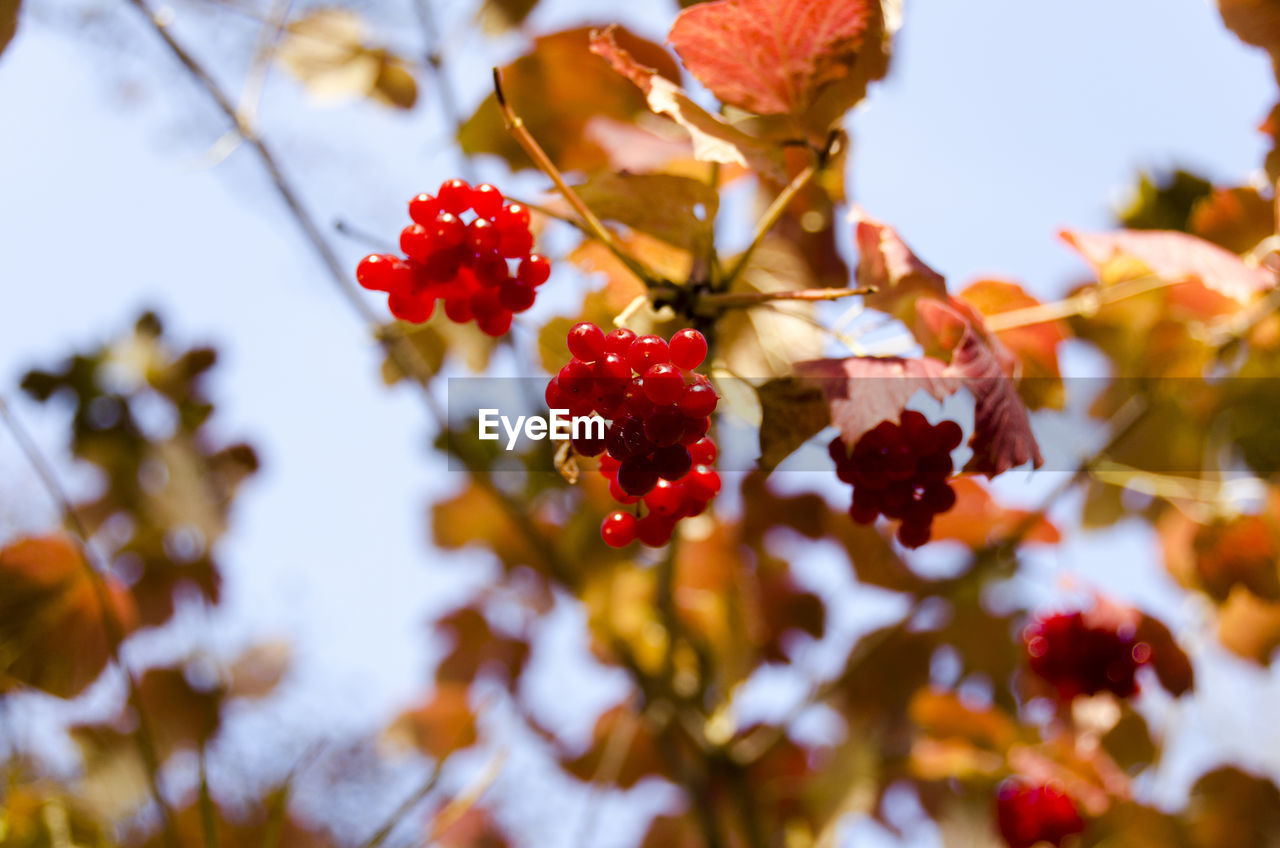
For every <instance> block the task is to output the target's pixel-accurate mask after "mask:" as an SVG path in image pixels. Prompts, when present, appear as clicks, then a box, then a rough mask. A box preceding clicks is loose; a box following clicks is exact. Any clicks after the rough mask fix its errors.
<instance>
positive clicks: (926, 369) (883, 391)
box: [795, 356, 963, 445]
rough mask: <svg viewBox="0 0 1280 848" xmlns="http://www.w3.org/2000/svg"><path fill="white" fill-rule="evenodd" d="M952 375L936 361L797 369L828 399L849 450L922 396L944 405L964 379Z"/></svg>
mask: <svg viewBox="0 0 1280 848" xmlns="http://www.w3.org/2000/svg"><path fill="white" fill-rule="evenodd" d="M948 371H949V366H948V365H947V364H946V363H945V362H941V361H939V360H937V359H932V358H930V357H922V358H920V359H904V358H902V357H897V356H854V357H850V358H848V359H815V360H810V361H808V362H797V363H796V364H795V372H796V375H797V376H798V377H800V378H801V380H802V381H803V382H805V383H808V384H811V385H814V386H817V387H818V388H819V389H821V390H822V392H823V393H824V394H825V395H826V397H827V403H828V405H829V406H830V408H831V423H832V424H834V425H835V426H837V427H839V428H840V435H841V437H842V438H843V439H844V441H845V443H846V444H849V445H852V444H853V443H854V442H856V441H858V439H859V438H861V436H862V434H863V433H865V432H867V431H868V430H870V429H871V428H872V427H874V426H876V425H877V424H879V423H880V422H881V421H886V420H888V421H897V420H898V416H899V415H900V414H901V413H902V410H903V409H904V408H905V407H906V405H907V403H908V402H909V401H910V400H911V399H912V398H913V397H915V396H916V393H917V392H921V391H923V392H925V393H926V394H928V395H929V396H930V397H932V398H933V399H934V400H939V401H940V400H943V399H944V398H946V397H947V396H949V395H952V394H955V392H956V391H958V390H959V389H960V387H961V386H962V385H963V380H961V379H959V378H958V377H957V376H956V375H953V374H949V373H948Z"/></svg>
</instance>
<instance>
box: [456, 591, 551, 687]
mask: <svg viewBox="0 0 1280 848" xmlns="http://www.w3.org/2000/svg"><path fill="white" fill-rule="evenodd" d="M436 631H437V632H438V633H439V634H440V635H442V636H444V637H445V638H447V639H451V640H452V642H453V646H452V647H451V648H450V649H449V653H448V654H447V655H446V656H445V658H444V659H442V660H441V661H440V665H439V666H437V667H436V674H435V678H436V680H438V681H442V682H453V683H470V682H471V681H473V680H475V679H476V678H477V677H478V676H480V675H481V674H482V673H484V672H490V673H492V672H498V673H499V676H500V677H501V678H502V679H503V680H505V681H507V682H508V683H511V682H514V681H515V680H516V679H517V678H518V677H519V676H520V672H521V670H522V669H523V668H524V664H525V662H526V661H527V660H528V658H529V646H528V644H527V643H525V642H523V641H521V640H519V639H515V638H512V637H510V636H507V635H505V634H503V633H499V632H495V631H494V630H493V628H492V627H490V626H489V622H488V621H487V620H486V619H485V617H484V615H483V614H482V613H481V612H480V611H479V610H477V609H475V608H474V607H462V608H461V609H458V610H456V611H454V612H452V613H450V614H449V615H447V616H445V617H444V618H441V619H440V620H439V621H437V622H436Z"/></svg>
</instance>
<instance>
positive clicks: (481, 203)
mask: <svg viewBox="0 0 1280 848" xmlns="http://www.w3.org/2000/svg"><path fill="white" fill-rule="evenodd" d="M502 204H503V197H502V192H500V191H498V190H497V189H496V188H494V187H493V186H491V185H489V184H488V183H481V184H480V185H478V186H476V187H475V188H473V189H471V208H472V209H474V210H475V211H476V214H477V215H479V216H480V217H481V218H488V219H490V220H492V219H494V218H496V217H497V216H498V213H499V212H501V211H502Z"/></svg>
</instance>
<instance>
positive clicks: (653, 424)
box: [644, 406, 685, 447]
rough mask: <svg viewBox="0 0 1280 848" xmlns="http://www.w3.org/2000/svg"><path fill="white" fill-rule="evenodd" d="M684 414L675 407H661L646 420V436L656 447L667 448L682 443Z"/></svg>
mask: <svg viewBox="0 0 1280 848" xmlns="http://www.w3.org/2000/svg"><path fill="white" fill-rule="evenodd" d="M684 422H685V417H684V414H683V413H681V412H680V410H679V409H677V408H675V407H674V406H660V407H658V408H657V409H655V410H654V411H653V412H651V413H649V415H648V417H646V418H645V419H644V435H645V437H646V438H647V439H648V440H649V441H650V442H651V443H653V444H654V445H658V446H660V447H665V446H667V445H674V444H675V443H676V442H678V441H680V436H681V434H683V433H684Z"/></svg>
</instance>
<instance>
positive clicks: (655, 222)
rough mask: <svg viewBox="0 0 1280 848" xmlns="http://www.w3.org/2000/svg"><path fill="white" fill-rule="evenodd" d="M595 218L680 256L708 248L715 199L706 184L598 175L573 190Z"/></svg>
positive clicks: (716, 207) (717, 204)
mask: <svg viewBox="0 0 1280 848" xmlns="http://www.w3.org/2000/svg"><path fill="white" fill-rule="evenodd" d="M574 188H575V190H576V191H577V192H578V196H579V197H581V198H582V200H583V202H585V203H586V204H587V206H589V207H590V208H591V211H592V212H595V213H596V215H598V216H599V217H600V218H602V219H604V220H606V221H617V222H618V223H620V224H623V225H625V226H627V227H630V228H631V229H632V230H638V231H639V232H642V233H647V234H648V235H651V236H655V237H657V238H660V239H662V240H663V241H665V242H667V243H668V244H671V245H674V246H675V247H678V248H681V249H682V250H690V251H692V250H705V249H706V247H707V245H709V244H710V243H711V238H712V233H713V230H714V225H715V219H716V212H717V211H718V210H719V208H720V196H719V194H717V193H716V191H715V190H714V189H712V188H711V187H710V186H709V185H707V182H706V180H695V179H692V178H690V177H681V176H676V175H673V174H625V173H624V174H612V173H602V174H598V175H596V176H594V177H592V178H591V179H589V180H587V182H585V183H582V184H580V185H577V186H575V187H574Z"/></svg>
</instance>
